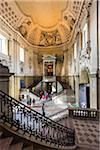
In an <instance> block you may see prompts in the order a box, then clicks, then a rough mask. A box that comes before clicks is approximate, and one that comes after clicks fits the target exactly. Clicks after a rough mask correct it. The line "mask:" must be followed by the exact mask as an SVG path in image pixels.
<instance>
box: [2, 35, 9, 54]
mask: <svg viewBox="0 0 100 150" xmlns="http://www.w3.org/2000/svg"><path fill="white" fill-rule="evenodd" d="M0 52H1V53H3V54H5V55H8V40H7V39H6V37H4V36H3V35H2V34H0Z"/></svg>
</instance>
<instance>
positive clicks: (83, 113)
mask: <svg viewBox="0 0 100 150" xmlns="http://www.w3.org/2000/svg"><path fill="white" fill-rule="evenodd" d="M68 110H69V116H70V117H74V118H77V117H79V118H83V119H84V118H85V119H86V118H87V119H97V120H98V119H99V112H98V110H96V109H86V108H84V109H83V108H69V109H68Z"/></svg>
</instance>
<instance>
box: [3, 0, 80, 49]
mask: <svg viewBox="0 0 100 150" xmlns="http://www.w3.org/2000/svg"><path fill="white" fill-rule="evenodd" d="M82 4H83V0H1V1H0V16H2V17H3V18H4V19H5V20H6V21H7V22H8V23H9V24H10V25H11V26H13V27H14V28H15V29H16V30H17V31H19V32H20V33H21V35H22V36H23V37H24V38H25V39H26V40H27V41H28V42H29V43H31V44H33V45H36V46H39V47H42V46H43V47H50V46H58V45H62V44H63V43H65V42H66V43H67V42H69V41H70V37H71V36H72V31H73V29H74V27H75V23H76V21H77V19H78V17H79V14H80V11H81V8H82Z"/></svg>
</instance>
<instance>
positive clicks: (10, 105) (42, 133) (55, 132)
mask: <svg viewBox="0 0 100 150" xmlns="http://www.w3.org/2000/svg"><path fill="white" fill-rule="evenodd" d="M0 119H1V120H3V123H5V122H7V123H9V124H10V125H11V127H12V126H14V127H16V128H17V130H22V131H23V133H28V134H29V136H30V137H31V136H34V137H35V138H36V139H39V140H41V141H45V142H49V143H50V144H54V145H56V146H60V147H61V146H62V147H66V146H74V145H75V130H73V129H70V128H67V127H64V126H62V125H60V124H58V123H56V122H54V121H52V120H51V119H49V118H47V117H45V116H42V115H41V114H40V113H38V112H36V111H34V110H32V109H30V108H28V107H27V106H25V105H24V104H22V103H21V102H19V101H17V100H15V99H14V98H12V97H11V96H9V95H7V94H5V93H4V92H2V91H0Z"/></svg>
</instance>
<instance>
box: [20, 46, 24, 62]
mask: <svg viewBox="0 0 100 150" xmlns="http://www.w3.org/2000/svg"><path fill="white" fill-rule="evenodd" d="M20 61H22V62H24V49H23V48H22V47H20Z"/></svg>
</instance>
